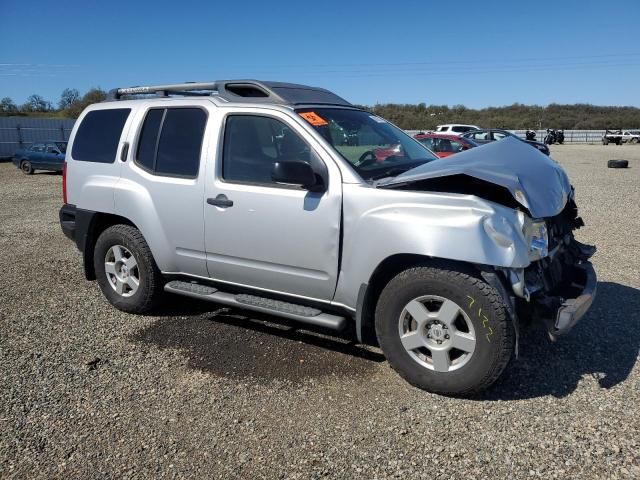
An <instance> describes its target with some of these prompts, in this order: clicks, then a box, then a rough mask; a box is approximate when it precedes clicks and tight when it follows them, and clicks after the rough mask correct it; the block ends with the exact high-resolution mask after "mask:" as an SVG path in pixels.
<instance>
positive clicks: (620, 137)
mask: <svg viewBox="0 0 640 480" xmlns="http://www.w3.org/2000/svg"><path fill="white" fill-rule="evenodd" d="M639 141H640V131H637V130H605V132H604V135H603V136H602V144H603V145H609V144H610V143H615V144H616V145H622V144H623V143H638V142H639Z"/></svg>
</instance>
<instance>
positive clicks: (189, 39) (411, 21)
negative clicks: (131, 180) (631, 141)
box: [0, 0, 640, 108]
mask: <svg viewBox="0 0 640 480" xmlns="http://www.w3.org/2000/svg"><path fill="white" fill-rule="evenodd" d="M623 6H624V8H623V9H622V10H620V9H621V8H622V7H623ZM619 7H620V8H619ZM613 10H615V11H617V13H615V14H614V13H612V12H611V11H613ZM639 19H640V1H638V0H632V1H629V2H623V3H620V4H618V3H613V4H610V3H609V2H603V1H602V0H598V1H591V0H586V1H577V0H576V1H572V0H567V1H562V0H555V1H535V2H515V1H513V0H509V1H491V0H487V1H478V0H475V1H466V0H457V1H453V2H450V1H442V0H439V1H429V0H422V1H420V2H415V1H389V0H387V1H379V0H369V1H351V2H350V1H346V0H342V1H333V0H322V1H313V0H310V1H309V0H307V1H304V0H274V1H269V2H266V1H253V0H243V1H228V0H226V1H215V0H214V1H199V2H196V1H190V0H180V1H173V2H163V1H160V0H157V1H148V0H144V1H139V2H136V1H134V0H130V1H120V0H113V1H109V2H106V1H103V2H97V1H92V0H83V1H76V0H55V1H49V2H46V1H41V0H0V98H1V97H6V96H8V97H11V98H12V99H13V100H14V101H15V102H16V103H18V104H19V103H22V102H24V101H25V100H26V98H27V97H28V96H29V95H31V94H33V93H37V94H39V95H42V96H43V97H45V98H46V99H48V100H50V101H52V102H54V103H57V101H58V100H59V98H60V93H61V92H62V90H63V89H64V88H67V87H69V88H77V89H78V90H79V91H80V92H81V93H83V92H85V91H86V90H88V89H89V88H92V87H100V88H103V89H105V90H108V89H111V88H114V87H126V86H133V85H153V84H159V83H179V82H184V81H210V80H221V79H232V78H254V79H260V80H279V81H286V82H293V83H303V84H308V85H314V86H320V87H324V88H328V89H329V90H332V91H334V92H336V93H337V94H339V95H341V96H342V97H344V98H346V99H348V100H349V101H351V102H352V103H357V104H364V105H373V104H375V103H414V104H415V103H422V102H424V103H426V104H427V105H429V104H438V105H442V104H447V105H459V104H462V105H465V106H467V107H470V108H481V107H487V106H501V105H510V104H513V103H524V104H538V105H547V104H549V103H592V104H596V105H633V106H637V107H640V48H638V47H640V32H639V30H640V21H639Z"/></svg>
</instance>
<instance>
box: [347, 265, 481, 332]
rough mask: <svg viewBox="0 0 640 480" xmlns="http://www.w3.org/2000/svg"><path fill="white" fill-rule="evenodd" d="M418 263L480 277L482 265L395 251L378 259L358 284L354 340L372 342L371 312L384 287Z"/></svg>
mask: <svg viewBox="0 0 640 480" xmlns="http://www.w3.org/2000/svg"><path fill="white" fill-rule="evenodd" d="M419 265H423V266H430V267H441V268H448V269H455V270H458V271H462V272H466V273H469V274H471V275H473V276H478V277H480V276H481V272H482V270H483V268H482V267H481V266H479V265H476V264H474V263H470V262H464V261H459V260H449V259H444V258H438V257H431V256H428V255H420V254H409V253H399V254H394V255H391V256H389V257H387V258H385V259H384V260H382V261H381V262H380V263H379V264H378V266H377V267H376V268H375V269H374V271H373V273H372V275H371V277H370V278H369V281H368V282H367V283H364V284H362V285H361V286H360V289H359V291H358V301H357V306H356V335H357V337H358V341H360V342H364V343H368V344H372V345H376V344H377V339H376V333H375V324H374V322H375V311H376V306H377V303H378V299H379V297H380V294H381V293H382V290H383V289H384V287H385V286H386V285H387V283H389V281H390V280H391V279H392V278H393V277H395V276H396V275H397V274H399V273H400V272H402V271H404V270H406V269H408V268H412V267H416V266H419Z"/></svg>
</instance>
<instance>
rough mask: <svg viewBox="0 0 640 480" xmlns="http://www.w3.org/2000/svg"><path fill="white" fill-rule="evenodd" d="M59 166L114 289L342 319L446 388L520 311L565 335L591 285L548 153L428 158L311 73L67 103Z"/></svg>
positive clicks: (93, 259) (494, 371) (476, 366)
mask: <svg viewBox="0 0 640 480" xmlns="http://www.w3.org/2000/svg"><path fill="white" fill-rule="evenodd" d="M63 178H64V181H63V186H64V188H63V190H64V206H63V207H62V209H61V210H60V221H61V225H62V230H63V231H64V233H65V234H66V235H67V236H68V237H69V238H71V239H73V240H74V241H75V243H76V245H77V247H78V249H79V250H80V251H81V252H82V256H83V260H84V270H85V274H86V278H87V279H89V280H97V282H98V285H99V286H100V288H101V290H102V292H103V293H104V295H105V296H106V297H107V299H108V300H109V301H110V302H111V303H112V304H113V305H114V306H115V307H116V308H119V309H121V310H123V311H126V312H131V313H145V312H150V311H157V310H158V308H159V305H160V303H159V301H160V300H161V298H162V297H163V296H164V294H165V292H170V293H171V294H177V295H183V296H187V297H192V298H198V299H203V300H209V301H212V302H216V303H219V304H224V305H229V306H233V307H238V308H243V309H248V310H254V311H258V312H264V313H268V314H272V315H276V316H280V317H284V318H287V319H290V320H293V321H296V322H302V323H305V324H308V325H314V326H316V327H321V328H328V329H333V330H341V329H344V328H346V327H348V326H349V325H351V326H352V328H353V329H354V330H355V335H357V338H358V340H359V341H361V342H370V343H375V344H377V345H379V346H380V348H381V349H382V350H383V352H384V354H385V356H386V357H387V359H388V361H389V363H390V365H391V366H392V367H393V368H394V369H395V370H396V371H397V372H398V373H399V374H400V375H402V376H403V377H404V378H405V379H406V380H407V381H409V382H410V383H412V384H413V385H415V386H417V387H420V388H423V389H426V390H429V391H432V392H437V393H441V394H447V395H468V394H472V393H474V392H477V391H479V390H482V389H484V388H486V387H488V386H489V385H491V384H492V383H493V382H494V381H495V380H496V379H497V378H498V377H499V376H500V374H501V373H502V371H503V370H504V368H505V366H506V365H507V363H508V362H509V360H510V359H511V357H512V356H513V355H514V351H515V352H517V345H518V332H519V331H520V325H521V323H522V322H525V321H526V322H531V321H533V322H539V323H540V324H541V325H544V327H545V328H546V329H547V330H548V332H549V334H550V335H551V336H557V335H561V334H563V333H565V332H567V331H568V330H569V329H571V327H572V326H573V325H574V324H575V323H576V322H577V321H578V320H579V319H580V317H582V316H583V315H584V313H585V312H586V311H587V309H588V308H589V306H590V305H591V302H592V300H593V298H594V294H595V288H596V276H595V273H594V270H593V268H592V266H591V264H590V263H589V262H588V259H589V257H590V256H591V255H592V254H593V252H594V247H590V246H587V245H584V244H581V243H579V242H578V241H576V240H575V238H574V235H573V231H574V230H575V229H577V228H579V227H580V226H581V225H582V220H581V219H580V218H579V217H578V215H577V208H576V204H575V202H574V194H573V189H572V187H571V185H570V183H569V180H568V178H567V175H566V174H565V172H564V171H563V170H562V168H561V167H560V166H559V165H558V164H557V163H555V162H554V161H553V160H552V159H550V158H549V157H547V156H545V155H543V154H541V153H540V152H538V151H536V150H535V149H532V148H530V147H529V146H528V145H525V144H524V143H522V142H520V141H518V140H512V139H506V140H503V141H501V142H495V143H492V144H490V145H486V146H483V147H479V148H474V149H472V150H468V151H466V152H463V153H459V154H457V155H455V156H453V157H450V158H447V159H443V160H438V159H436V157H435V155H434V154H433V153H432V152H431V151H429V150H428V149H427V148H426V147H424V146H423V145H422V144H421V143H419V142H417V141H416V140H414V139H412V138H411V137H409V136H408V135H406V134H405V133H404V132H403V131H402V130H400V129H399V128H397V127H395V126H394V125H392V124H391V123H389V122H387V121H386V120H384V119H382V118H380V117H377V116H375V115H372V114H371V113H369V112H367V111H365V110H362V109H359V108H356V107H354V106H353V105H351V104H350V103H348V102H347V101H345V100H344V99H342V98H340V97H339V96H337V95H335V94H333V93H331V92H329V91H327V90H323V89H319V88H313V87H307V86H303V85H294V84H287V83H277V82H258V81H248V80H241V81H219V82H212V83H187V84H177V85H158V86H151V87H133V88H121V89H115V90H112V92H111V95H110V98H109V99H108V100H107V101H105V102H103V103H100V104H95V105H91V106H89V107H88V108H87V109H86V110H85V111H84V112H83V113H82V115H81V116H80V118H79V119H78V121H77V122H76V124H75V127H74V130H73V132H72V134H71V138H70V148H69V149H68V151H67V156H66V165H65V171H64V177H63Z"/></svg>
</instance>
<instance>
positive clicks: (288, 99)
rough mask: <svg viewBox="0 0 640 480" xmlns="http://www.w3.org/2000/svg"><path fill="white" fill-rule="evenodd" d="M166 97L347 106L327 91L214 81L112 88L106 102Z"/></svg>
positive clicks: (255, 82)
mask: <svg viewBox="0 0 640 480" xmlns="http://www.w3.org/2000/svg"><path fill="white" fill-rule="evenodd" d="M153 94H156V95H158V96H160V97H168V96H170V95H184V96H211V95H215V96H218V97H222V98H224V99H225V100H227V101H229V102H245V103H277V104H286V105H291V106H296V105H305V104H306V105H309V104H326V105H347V106H351V104H350V103H349V102H347V101H346V100H345V99H343V98H341V97H339V96H338V95H336V94H335V93H333V92H330V91H329V90H325V89H323V88H317V87H309V86H307V85H297V84H295V83H283V82H263V81H258V80H217V81H215V82H186V83H173V84H167V85H149V86H139V87H126V88H114V89H113V90H110V91H109V94H108V96H107V100H121V99H122V98H123V97H126V98H131V97H135V96H136V95H153Z"/></svg>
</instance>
